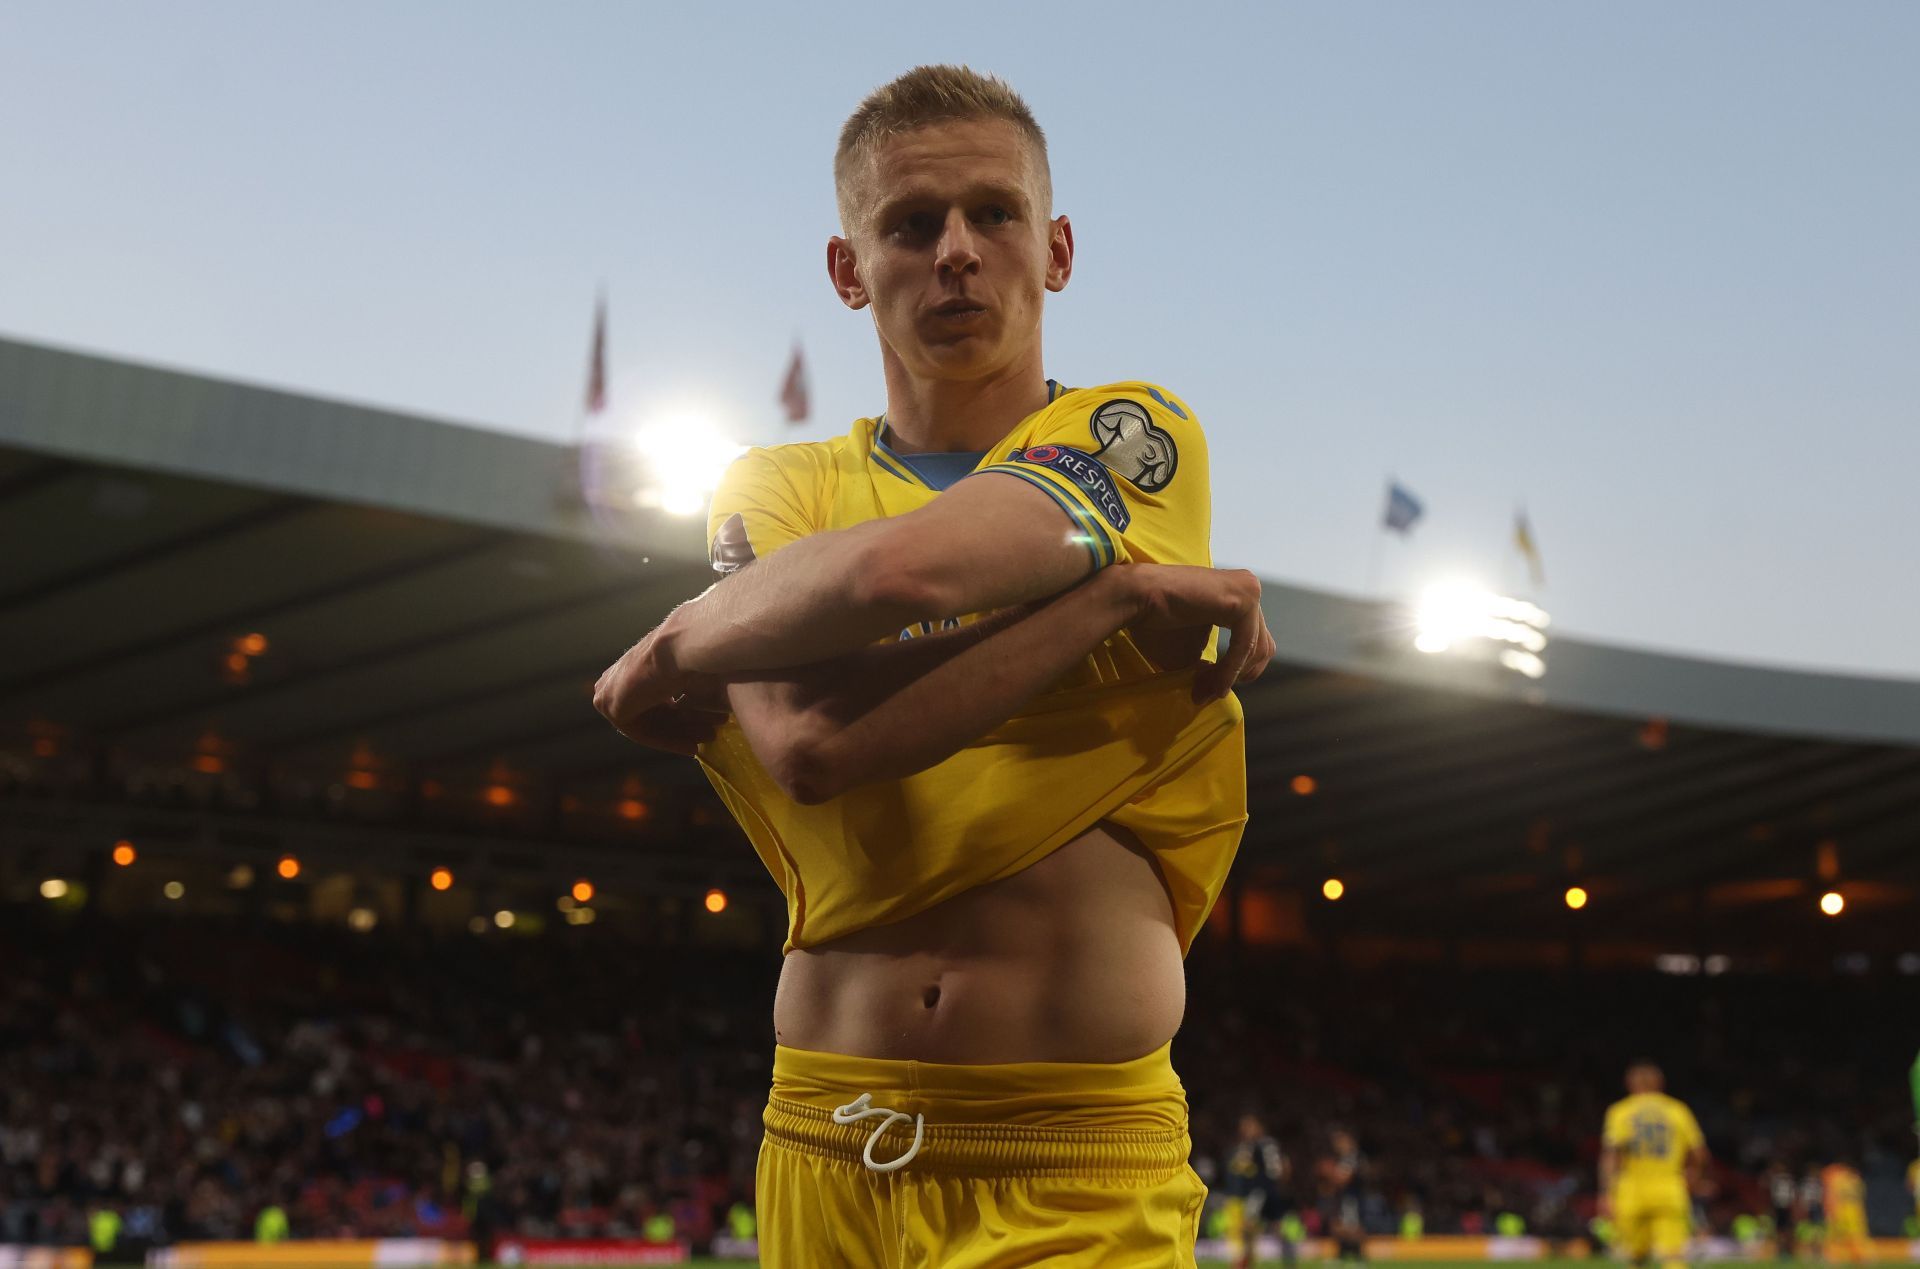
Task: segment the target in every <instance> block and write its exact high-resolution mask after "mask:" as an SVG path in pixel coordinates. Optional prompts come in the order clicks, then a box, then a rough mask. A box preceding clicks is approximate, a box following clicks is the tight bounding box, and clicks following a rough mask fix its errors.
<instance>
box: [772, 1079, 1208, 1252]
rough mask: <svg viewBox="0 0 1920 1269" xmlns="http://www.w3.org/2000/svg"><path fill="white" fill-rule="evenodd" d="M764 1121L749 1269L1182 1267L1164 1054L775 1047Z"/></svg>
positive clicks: (1196, 1214)
mask: <svg viewBox="0 0 1920 1269" xmlns="http://www.w3.org/2000/svg"><path fill="white" fill-rule="evenodd" d="M863 1095H865V1096H866V1097H867V1098H868V1099H869V1100H868V1101H867V1102H865V1103H861V1102H860V1099H861V1097H862V1096H863ZM836 1110H840V1111H841V1112H842V1113H841V1116H840V1117H841V1118H843V1119H851V1118H853V1117H854V1116H861V1115H863V1116H864V1117H862V1118H858V1119H856V1120H854V1121H853V1122H843V1123H836V1122H834V1120H835V1114H834V1112H835V1111H836ZM916 1116H918V1117H920V1123H919V1124H916V1122H915V1117H916ZM765 1121H766V1128H767V1135H766V1140H765V1141H764V1142H763V1143H762V1145H761V1147H760V1165H759V1171H758V1174H757V1188H758V1194H757V1196H756V1206H757V1208H758V1215H759V1217H760V1264H761V1269H822V1267H823V1266H834V1267H835V1269H922V1267H926V1269H934V1267H936V1266H937V1269H1016V1267H1017V1266H1027V1265H1043V1264H1044V1265H1048V1266H1054V1267H1057V1269H1077V1267H1079V1266H1096V1265H1097V1266H1111V1267H1112V1269H1128V1267H1129V1266H1138V1267H1139V1269H1149V1267H1151V1269H1168V1267H1169V1266H1181V1267H1189V1266H1192V1265H1193V1264H1194V1258H1193V1245H1194V1240H1195V1238H1197V1237H1198V1235H1199V1225H1200V1208H1201V1205H1202V1204H1203V1203H1204V1202H1205V1201H1206V1197H1207V1188H1206V1186H1205V1185H1203V1184H1202V1183H1201V1181H1200V1178H1199V1177H1198V1176H1197V1175H1195V1174H1194V1171H1193V1169H1192V1168H1190V1167H1188V1166H1187V1155H1188V1153H1189V1151H1190V1149H1191V1145H1190V1143H1189V1141H1188V1139H1187V1095H1186V1090H1185V1089H1183V1088H1182V1087H1181V1086H1180V1079H1179V1077H1178V1076H1177V1075H1175V1074H1174V1073H1173V1063H1172V1061H1171V1059H1170V1057H1169V1056H1168V1049H1167V1047H1165V1046H1163V1047H1162V1048H1160V1049H1159V1050H1158V1051H1156V1052H1153V1053H1150V1054H1148V1055H1147V1056H1145V1057H1142V1058H1136V1059H1134V1060H1133V1061H1131V1062H1118V1063H1113V1064H1111V1065H1109V1064H1101V1063H1092V1062H1014V1063H1007V1064H1005V1065H996V1066H949V1065H942V1064H938V1063H932V1062H896V1061H883V1060H880V1059H877V1058H857V1057H843V1056H841V1055H839V1054H833V1053H813V1052H808V1051H806V1050H802V1049H789V1048H785V1047H781V1048H777V1049H776V1050H775V1051H774V1058H773V1095H772V1096H771V1097H770V1098H769V1099H768V1102H767V1110H766V1115H765ZM916 1131H918V1132H919V1134H920V1144H919V1147H918V1149H915V1148H914V1140H915V1135H916ZM903 1157H904V1158H905V1159H906V1162H905V1163H904V1164H902V1165H900V1166H899V1167H897V1168H895V1169H893V1170H891V1171H881V1170H878V1168H884V1167H885V1166H886V1165H888V1164H890V1163H892V1162H894V1161H895V1160H898V1159H901V1158H903ZM868 1160H871V1164H872V1165H876V1166H870V1164H869V1162H868Z"/></svg>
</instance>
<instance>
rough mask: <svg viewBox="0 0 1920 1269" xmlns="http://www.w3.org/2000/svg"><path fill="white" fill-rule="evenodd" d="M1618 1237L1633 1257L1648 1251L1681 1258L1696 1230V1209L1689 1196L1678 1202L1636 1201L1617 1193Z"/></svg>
mask: <svg viewBox="0 0 1920 1269" xmlns="http://www.w3.org/2000/svg"><path fill="white" fill-rule="evenodd" d="M1613 1228H1614V1237H1615V1239H1616V1241H1617V1243H1618V1245H1619V1248H1620V1250H1621V1251H1622V1252H1624V1253H1625V1254H1626V1255H1627V1257H1628V1258H1629V1259H1632V1260H1642V1259H1645V1258H1646V1257H1647V1256H1648V1255H1653V1256H1657V1257H1659V1258H1660V1259H1662V1260H1678V1259H1679V1258H1680V1257H1681V1256H1683V1255H1685V1254H1686V1250H1687V1239H1688V1238H1689V1237H1691V1236H1692V1234H1693V1213H1692V1212H1691V1211H1690V1210H1689V1209H1688V1207H1687V1205H1686V1202H1685V1200H1684V1199H1683V1200H1682V1201H1680V1202H1678V1203H1675V1202H1673V1201H1671V1200H1668V1201H1665V1202H1636V1201H1634V1200H1632V1199H1629V1198H1625V1197H1620V1196H1616V1197H1615V1198H1614V1201H1613Z"/></svg>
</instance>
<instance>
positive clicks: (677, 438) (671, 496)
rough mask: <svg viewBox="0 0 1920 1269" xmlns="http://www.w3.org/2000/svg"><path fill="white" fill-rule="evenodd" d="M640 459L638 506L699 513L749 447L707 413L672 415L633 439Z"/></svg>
mask: <svg viewBox="0 0 1920 1269" xmlns="http://www.w3.org/2000/svg"><path fill="white" fill-rule="evenodd" d="M627 445H628V448H629V450H630V452H631V453H632V455H633V458H634V460H635V471H634V476H635V481H634V486H633V505H634V506H636V507H642V508H651V509H657V510H660V511H664V512H666V513H667V514H668V515H670V516H693V515H699V514H700V513H701V512H702V511H705V510H706V509H707V501H708V499H710V498H711V497H712V496H713V491H714V490H715V489H717V488H719V487H720V477H721V476H722V475H724V474H725V473H726V470H727V467H728V466H729V465H730V464H732V462H733V460H734V459H736V458H738V457H740V455H741V454H743V453H745V452H746V446H744V445H736V444H735V443H734V442H732V441H729V440H727V439H726V438H725V437H724V436H722V435H720V431H719V428H718V427H716V426H715V425H714V423H713V422H712V421H711V420H710V419H708V418H707V417H705V416H704V415H700V414H695V413H691V412H684V413H679V414H673V415H669V416H667V417H665V418H662V419H660V420H659V421H658V422H654V423H649V424H646V425H645V426H643V427H641V428H639V429H638V430H637V431H635V432H634V433H633V435H632V437H631V438H630V439H629V440H628V442H627Z"/></svg>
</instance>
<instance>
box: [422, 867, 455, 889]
mask: <svg viewBox="0 0 1920 1269" xmlns="http://www.w3.org/2000/svg"><path fill="white" fill-rule="evenodd" d="M427 884H428V885H430V886H432V887H433V888H434V889H435V890H451V889H453V869H451V868H435V869H434V870H433V871H432V872H431V873H429V874H428V876H427Z"/></svg>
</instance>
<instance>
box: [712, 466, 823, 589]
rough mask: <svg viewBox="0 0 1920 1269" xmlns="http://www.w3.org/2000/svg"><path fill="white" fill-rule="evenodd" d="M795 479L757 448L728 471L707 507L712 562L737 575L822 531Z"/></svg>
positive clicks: (715, 568) (717, 566) (719, 569)
mask: <svg viewBox="0 0 1920 1269" xmlns="http://www.w3.org/2000/svg"><path fill="white" fill-rule="evenodd" d="M817 531H818V530H817V528H816V526H815V524H814V516H813V515H812V514H811V513H810V511H809V509H808V505H807V500H806V499H804V498H803V497H801V495H800V491H799V489H798V488H797V487H796V486H795V484H794V481H793V474H792V472H791V471H789V470H788V469H787V467H786V466H785V465H784V464H783V463H781V461H780V459H779V456H778V455H777V454H775V453H774V452H773V451H772V450H766V449H751V450H748V451H747V452H746V453H745V454H743V455H741V456H740V457H739V458H737V459H735V460H734V462H733V465H732V466H731V467H729V468H727V472H726V475H724V476H722V477H721V478H720V487H719V488H718V489H716V490H714V493H713V501H712V503H711V504H709V506H708V508H707V558H708V560H709V561H711V562H712V564H713V571H714V572H716V573H732V572H735V571H737V570H739V569H741V568H743V567H745V566H746V565H748V564H751V563H753V561H754V560H756V559H759V558H760V557H761V556H764V555H770V554H772V553H773V552H774V551H777V550H779V549H780V548H781V547H783V546H786V545H787V544H788V543H790V542H796V541H798V540H799V539H801V538H804V537H807V536H808V535H810V534H812V533H815V532H817Z"/></svg>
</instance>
